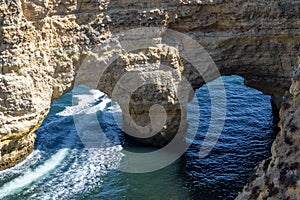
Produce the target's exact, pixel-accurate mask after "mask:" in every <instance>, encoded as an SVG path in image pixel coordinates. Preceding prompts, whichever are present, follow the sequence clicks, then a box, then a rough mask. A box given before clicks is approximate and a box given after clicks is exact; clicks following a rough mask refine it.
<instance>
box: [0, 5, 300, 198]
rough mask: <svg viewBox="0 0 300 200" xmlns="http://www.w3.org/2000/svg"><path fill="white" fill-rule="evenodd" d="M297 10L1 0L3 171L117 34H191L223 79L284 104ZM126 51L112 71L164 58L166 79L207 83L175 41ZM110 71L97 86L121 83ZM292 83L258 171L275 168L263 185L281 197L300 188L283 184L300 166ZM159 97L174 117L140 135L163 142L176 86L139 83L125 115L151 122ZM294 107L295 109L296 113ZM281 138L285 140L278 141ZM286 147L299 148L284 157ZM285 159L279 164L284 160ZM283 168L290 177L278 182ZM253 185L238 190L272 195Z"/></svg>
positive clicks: (174, 109)
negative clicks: (240, 80) (154, 30)
mask: <svg viewBox="0 0 300 200" xmlns="http://www.w3.org/2000/svg"><path fill="white" fill-rule="evenodd" d="M299 14H300V3H299V2H297V1H287V0H285V1H278V0H272V1H270V0H263V1H254V0H248V1H246V0H245V1H244V0H211V1H199V0H191V1H186V0H176V1H158V0H154V1H142V0H140V1H138V0H118V1H98V0H67V1H57V0H48V1H46V0H42V1H40V0H30V1H29V0H3V1H1V2H0V71H1V74H0V150H1V158H0V170H2V169H5V168H8V167H11V166H13V165H15V164H16V163H19V162H20V161H22V160H23V159H24V158H25V157H26V156H27V155H28V154H29V153H30V152H31V151H32V148H33V144H34V138H35V135H34V131H35V130H36V129H37V128H38V127H39V125H40V124H41V122H42V121H43V119H44V118H45V116H46V114H47V112H48V110H49V108H50V105H51V102H52V101H53V100H55V99H57V98H59V97H60V96H61V95H63V94H64V93H66V92H68V91H70V90H71V89H72V87H73V85H74V77H75V75H76V73H77V71H78V69H79V67H80V66H81V64H82V62H83V60H84V59H85V58H86V57H87V56H89V55H90V54H91V50H92V49H93V48H94V47H96V46H97V45H99V44H105V43H106V42H107V40H108V39H109V38H110V37H111V35H112V33H113V32H122V31H124V30H128V29H131V28H137V27H141V26H146V27H151V26H153V27H154V26H155V27H157V26H158V27H165V28H170V29H174V30H177V31H180V32H183V33H186V34H188V35H189V36H191V37H193V38H194V39H195V40H196V41H198V42H199V43H200V44H201V45H202V46H204V47H205V49H206V50H207V51H208V52H209V53H210V55H211V56H212V58H213V60H214V61H215V63H216V64H217V67H218V68H219V70H220V72H221V73H222V74H223V75H229V74H237V75H241V76H243V77H244V78H245V83H246V84H247V85H248V86H251V87H254V88H257V89H259V90H261V91H263V92H264V93H266V94H270V95H272V97H273V101H274V102H275V103H276V104H277V105H280V102H281V97H282V96H283V95H284V93H285V91H287V90H288V88H289V87H290V79H291V77H292V73H293V67H292V66H295V65H296V62H297V60H296V58H297V56H296V53H297V51H298V50H299V42H300V40H299V31H298V30H299V25H300V24H299V23H300V21H299V20H298V16H299ZM119 56H120V57H121V58H120V59H119V60H118V61H117V62H116V65H115V68H112V69H111V70H112V71H111V73H112V74H113V75H116V76H120V75H122V73H123V72H126V70H131V69H133V68H135V67H136V66H139V65H141V63H143V64H146V65H147V66H150V68H149V69H145V68H143V69H142V68H137V71H142V72H147V70H150V71H151V70H152V69H155V70H154V71H153V74H152V75H153V76H156V75H157V74H159V73H158V72H159V71H161V70H162V69H160V68H159V67H158V65H157V64H155V63H159V62H162V61H164V60H165V61H166V63H167V64H168V65H171V66H172V67H173V68H174V73H173V74H172V76H171V77H170V79H168V81H166V79H164V78H163V77H161V79H160V81H161V82H162V83H168V82H169V83H170V84H175V85H176V82H178V81H179V79H178V78H176V77H177V76H176V74H177V75H178V74H183V75H184V76H185V77H186V78H187V79H188V81H189V82H190V83H191V84H192V86H193V87H194V88H199V87H200V86H201V85H202V84H203V83H204V81H203V79H202V78H201V77H200V76H199V74H198V73H196V71H195V69H194V68H193V67H191V64H190V63H188V62H186V61H184V60H182V61H180V59H179V57H178V55H177V52H176V49H175V48H174V47H166V48H164V49H162V50H158V49H143V50H142V51H140V52H133V53H129V54H127V53H121V54H119ZM146 61H147V62H146ZM151 67H152V68H151ZM124 70H125V71H124ZM143 70H144V71H143ZM148 72H149V71H148ZM151 72H152V71H151ZM106 75H107V76H106V77H105V76H104V78H103V79H102V81H103V83H105V84H102V85H101V84H100V85H99V87H98V88H99V89H101V90H103V91H105V92H107V93H108V94H109V93H110V91H111V90H110V89H109V86H110V84H107V83H111V84H112V82H113V81H114V80H113V79H111V78H110V77H111V76H109V75H108V73H107V74H106ZM117 79H118V78H116V80H117ZM295 81H297V78H295V79H294V83H293V86H292V89H291V100H290V103H287V102H288V101H285V102H286V103H285V104H284V105H286V106H287V105H289V106H288V107H289V108H283V109H282V111H281V128H282V130H281V133H280V135H279V136H278V138H277V140H276V141H275V143H274V146H273V149H272V153H273V158H272V161H271V162H270V163H269V164H268V165H267V166H268V167H267V169H266V170H265V171H264V172H261V174H263V173H265V174H268V173H269V175H266V177H269V179H270V180H263V181H264V183H266V184H267V183H271V181H273V182H274V181H275V182H274V187H273V190H275V191H273V190H270V191H273V193H276V191H277V192H278V194H277V195H284V194H286V195H287V194H290V193H291V194H292V193H293V191H294V190H292V189H291V188H293V187H295V188H298V189H299V185H298V186H297V185H296V186H294V185H295V184H292V186H293V187H288V186H289V185H288V186H286V181H288V182H290V179H293V180H294V178H290V177H294V176H290V174H293V173H294V171H295V168H296V167H295V165H294V163H290V162H289V160H292V159H294V160H295V159H297V157H295V156H297V152H298V151H296V150H292V148H294V147H295V148H296V147H297V145H298V146H299V140H297V137H298V136H297V133H298V135H299V132H298V131H296V130H294V129H293V130H294V131H292V130H291V125H292V124H294V125H295V126H297V125H299V122H297V119H296V117H295V116H296V113H297V106H296V105H297V104H296V103H297V102H298V101H297V100H296V99H297V95H296V93H295V91H296V90H295V88H297V87H298V86H297V84H298V83H297V82H295ZM293 88H294V89H293ZM153 90H156V91H160V92H159V93H158V94H159V97H154V96H153V92H151V91H153ZM174 90H176V88H174ZM156 98H158V99H160V100H166V107H165V108H167V109H166V110H167V112H168V116H172V117H169V118H168V119H166V120H167V124H166V127H165V129H164V130H163V131H161V132H160V134H158V135H157V136H156V137H154V138H152V139H147V140H142V141H143V142H147V143H152V144H153V143H154V144H158V145H164V144H166V143H167V142H168V141H169V140H170V139H171V138H172V137H173V136H174V133H176V131H175V132H174V131H173V132H172V131H170V130H176V128H177V127H176V121H177V120H178V119H179V115H178V114H177V113H179V109H178V105H176V101H174V100H176V98H175V97H174V95H173V96H172V91H168V90H166V89H165V88H163V87H162V86H155V87H153V86H148V87H147V88H140V89H138V90H137V91H136V93H135V95H133V96H132V98H131V100H132V104H131V106H132V107H131V108H132V109H129V112H127V113H126V112H124V119H125V121H126V119H130V118H126V116H127V117H128V116H129V114H130V115H131V118H133V119H134V120H135V123H136V124H139V125H141V126H143V125H146V124H147V123H148V122H149V117H148V114H149V106H148V107H147V106H146V107H145V105H144V104H143V103H141V102H151V104H153V103H155V101H157V100H156ZM153 101H154V102H153ZM291 109H294V110H293V112H292V110H291ZM181 113H185V111H183V112H181ZM183 115H184V114H183ZM293 116H294V117H293ZM181 117H182V116H181ZM183 117H184V116H183ZM291 117H293V120H294V121H293V120H291V123H292V121H293V123H292V124H290V122H289V121H287V120H290V118H291ZM128 124H129V126H128V129H129V130H131V131H137V134H138V132H139V130H138V129H136V128H134V126H131V125H130V124H132V123H128ZM174 126H175V127H174ZM170 127H171V128H170ZM292 133H293V134H292ZM293 135H294V136H293ZM293 137H295V140H294V141H293V140H292V139H293ZM290 140H292V141H290ZM280 142H282V143H284V145H282V146H280V145H278V144H277V143H280ZM291 143H293V144H291ZM289 145H291V146H289ZM285 150H290V151H293V152H294V153H291V154H286V155H284V153H283V152H284V151H285ZM281 156H282V157H283V158H282V157H281ZM279 158H280V159H282V160H280V161H278V159H279ZM276 159H277V160H276ZM266 162H267V161H266ZM272 163H273V164H272ZM282 163H283V164H282ZM290 164H293V165H292V166H291V165H290ZM281 165H282V166H281ZM285 168H286V170H282V172H281V171H278V170H279V169H285ZM276 170H277V171H276ZM273 172H274V173H273ZM275 172H276V173H275ZM278 173H279V175H278ZM280 173H282V174H284V175H282V177H281V178H280ZM297 173H298V172H297ZM270 174H273V175H270ZM278 176H279V177H278ZM274 177H275V179H274ZM276 177H277V178H278V181H277V182H276ZM284 177H285V178H284ZM295 177H296V176H295ZM272 179H273V180H272ZM281 179H282V180H281ZM293 180H292V182H293ZM260 181H262V180H260ZM293 183H294V182H293ZM255 184H257V183H253V185H249V187H247V188H248V189H247V188H246V189H245V192H244V193H243V194H241V195H243V197H245V198H253V196H252V197H251V195H250V196H249V195H248V193H249V191H252V189H254V191H252V193H255V192H257V193H258V194H259V195H266V194H267V193H266V192H265V191H267V187H269V186H267V185H264V184H261V185H260V186H259V188H257V187H256V189H257V191H256V190H255V186H254V185H255ZM278 184H279V186H278ZM277 186H278V187H279V189H278V190H276V188H278V187H277ZM251 187H252V189H249V188H251ZM270 187H271V186H270ZM284 188H289V189H284ZM295 191H296V190H295ZM250 193H251V192H250ZM273 193H272V194H273ZM247 195H248V196H247ZM274 195H276V194H274Z"/></svg>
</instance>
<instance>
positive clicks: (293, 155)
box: [237, 63, 300, 200]
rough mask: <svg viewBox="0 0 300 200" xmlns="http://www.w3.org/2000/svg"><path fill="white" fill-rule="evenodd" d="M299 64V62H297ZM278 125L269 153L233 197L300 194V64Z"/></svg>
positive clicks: (285, 196)
mask: <svg viewBox="0 0 300 200" xmlns="http://www.w3.org/2000/svg"><path fill="white" fill-rule="evenodd" d="M299 64H300V63H299ZM280 119H281V121H280V123H279V127H280V129H281V131H280V133H279V135H278V136H277V138H276V140H275V141H274V143H273V146H272V149H271V150H272V157H271V158H269V159H267V160H265V161H263V162H262V163H261V164H260V165H259V166H258V167H257V168H256V169H255V173H254V174H253V175H252V177H251V182H250V183H248V184H247V186H246V187H245V188H244V190H243V192H242V193H241V194H240V195H239V196H238V197H237V199H240V200H243V199H268V198H270V199H295V200H297V199H299V197H300V159H299V158H300V150H299V147H300V146H299V143H300V137H299V136H300V129H299V126H300V65H299V67H297V69H296V70H295V72H294V76H293V78H292V85H291V87H290V90H289V92H286V95H285V96H284V101H283V103H282V108H281V110H280Z"/></svg>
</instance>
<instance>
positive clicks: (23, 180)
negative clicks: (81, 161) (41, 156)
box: [0, 149, 69, 199]
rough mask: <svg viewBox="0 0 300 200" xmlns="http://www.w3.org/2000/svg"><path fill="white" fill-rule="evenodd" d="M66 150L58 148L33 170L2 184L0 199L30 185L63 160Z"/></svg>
mask: <svg viewBox="0 0 300 200" xmlns="http://www.w3.org/2000/svg"><path fill="white" fill-rule="evenodd" d="M68 151H69V150H68V149H61V150H59V151H58V152H57V153H56V154H54V155H53V156H51V158H50V159H49V160H47V161H46V162H44V164H42V165H40V166H39V167H37V168H36V169H35V170H30V171H27V172H26V173H25V174H23V175H22V176H20V177H18V178H15V179H13V180H12V181H10V182H8V183H6V184H4V185H3V186H2V187H1V188H0V199H2V198H4V197H5V196H8V195H12V194H15V193H18V192H20V191H21V190H23V189H24V188H26V187H28V186H30V184H32V183H33V182H35V181H37V180H39V179H41V178H42V177H44V176H46V175H48V174H49V173H50V172H51V171H53V170H54V169H55V168H56V167H57V166H58V165H59V164H60V163H61V162H62V161H63V159H64V158H65V157H66V156H67V154H68Z"/></svg>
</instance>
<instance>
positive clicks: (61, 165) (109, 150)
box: [0, 76, 278, 200]
mask: <svg viewBox="0 0 300 200" xmlns="http://www.w3.org/2000/svg"><path fill="white" fill-rule="evenodd" d="M223 81H224V84H225V88H226V95H227V116H226V121H225V126H224V129H223V132H222V134H221V137H220V138H219V140H218V142H217V144H216V146H215V147H214V149H213V150H212V151H211V152H210V154H209V155H208V156H207V157H205V158H202V159H200V158H199V154H198V152H199V149H200V147H201V144H202V142H203V139H204V137H205V134H206V131H207V128H208V124H209V121H210V111H211V104H210V100H209V94H208V91H207V87H206V86H204V87H202V88H201V89H199V90H197V92H196V96H197V99H198V101H199V103H197V104H195V103H191V104H190V105H189V108H188V110H189V115H188V123H189V127H195V126H196V127H199V128H198V131H197V135H196V138H195V139H194V140H192V144H191V146H190V148H189V149H188V151H187V152H186V153H185V154H184V155H183V156H182V157H181V158H180V159H178V160H177V161H176V162H174V163H173V164H171V165H170V166H168V167H165V168H163V169H161V170H159V171H155V172H151V173H145V174H131V173H125V172H120V171H118V170H117V167H118V166H119V165H120V164H121V163H122V162H123V161H124V160H126V157H124V154H123V153H122V150H123V149H126V150H133V151H145V149H146V150H149V151H151V150H155V148H153V147H143V146H142V145H140V144H138V143H135V142H134V141H130V140H128V139H126V138H124V135H123V132H122V131H121V130H120V129H119V127H118V126H117V124H116V121H115V120H114V118H119V119H121V112H120V109H119V107H118V105H116V104H115V103H113V102H111V101H110V99H109V98H108V97H107V96H106V95H104V94H103V93H101V92H99V91H94V90H93V91H92V92H93V93H94V96H95V102H93V103H86V102H81V104H80V106H72V95H71V93H68V94H66V95H64V96H63V97H62V98H61V99H59V100H58V101H56V102H54V103H53V105H52V108H51V111H50V113H49V115H48V116H47V118H46V119H45V121H44V123H43V125H42V126H41V127H40V129H39V130H38V131H37V132H36V134H37V140H36V144H35V149H34V152H33V153H32V154H31V155H30V156H29V157H28V158H27V159H26V160H25V161H24V162H22V163H21V164H19V165H17V166H16V167H14V168H12V169H9V170H6V171H2V172H0V199H7V200H18V199H43V200H44V199H153V200H156V199H196V200H198V199H200V200H201V199H203V200H217V199H220V200H221V199H222V200H223V199H234V198H235V197H236V196H237V194H238V192H239V191H241V190H242V188H243V186H244V185H245V184H246V182H247V179H248V178H249V176H250V175H251V171H252V170H253V169H254V167H255V166H256V165H257V163H258V162H259V161H261V160H262V159H264V158H267V157H269V156H270V146H271V143H272V141H273V139H274V137H275V136H276V133H277V131H278V130H277V129H276V119H275V118H274V116H273V114H272V107H271V104H270V97H269V96H266V95H264V94H262V93H261V92H259V91H257V90H254V89H252V88H247V87H245V86H244V85H243V79H242V78H241V77H238V76H230V77H223ZM198 109H199V112H200V122H199V124H198V123H197V122H195V121H194V120H193V119H195V118H197V116H195V115H196V113H198V112H193V111H195V110H198ZM82 112H84V113H95V112H96V113H97V117H98V119H99V123H100V125H101V127H102V129H103V130H104V132H105V134H106V135H107V137H108V138H109V139H110V140H111V141H112V143H113V145H108V146H107V147H103V148H101V149H85V148H84V145H83V144H82V142H81V140H80V138H79V136H78V135H77V132H76V128H75V126H74V121H73V117H72V114H73V113H82ZM84 123H86V124H87V126H89V122H84ZM188 137H189V136H187V141H190V138H188Z"/></svg>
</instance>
